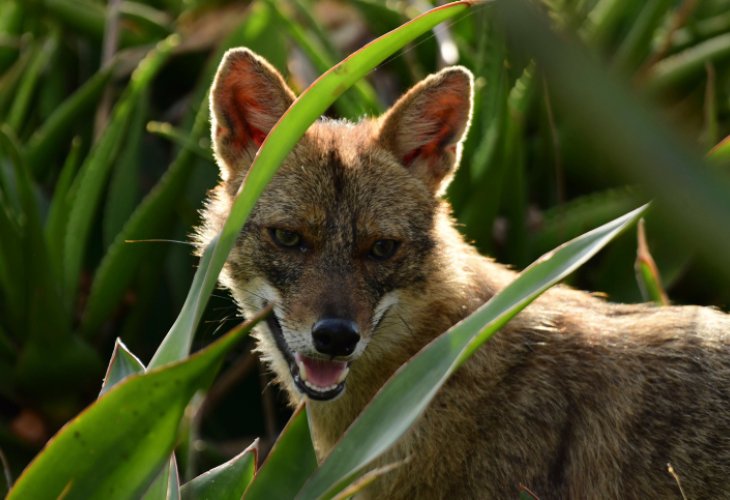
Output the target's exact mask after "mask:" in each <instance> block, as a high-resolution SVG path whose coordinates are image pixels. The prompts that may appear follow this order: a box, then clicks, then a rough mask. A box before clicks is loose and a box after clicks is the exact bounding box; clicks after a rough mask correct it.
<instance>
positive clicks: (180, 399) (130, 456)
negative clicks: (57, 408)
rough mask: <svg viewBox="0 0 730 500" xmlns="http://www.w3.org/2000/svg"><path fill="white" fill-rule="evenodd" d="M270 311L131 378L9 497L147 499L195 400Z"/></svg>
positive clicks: (59, 439) (67, 432)
mask: <svg viewBox="0 0 730 500" xmlns="http://www.w3.org/2000/svg"><path fill="white" fill-rule="evenodd" d="M268 313H269V310H264V311H262V312H261V313H259V314H257V315H255V316H254V317H252V318H251V320H250V321H248V322H246V323H245V324H243V325H241V326H240V327H238V328H236V329H234V330H232V331H231V332H229V333H228V334H226V335H225V336H223V337H222V338H220V339H219V340H217V341H216V342H214V343H213V344H211V345H210V346H208V347H206V348H205V349H203V350H201V351H199V352H197V353H195V354H193V355H192V356H190V357H189V358H187V359H185V360H183V361H180V362H177V363H172V364H169V365H167V366H164V367H162V368H158V369H155V370H150V371H147V372H145V373H139V374H136V375H131V376H129V377H127V378H126V379H125V380H124V381H123V382H121V383H119V384H117V385H116V386H114V388H113V389H112V390H110V391H109V392H108V393H106V394H104V395H103V396H102V397H101V398H100V399H98V400H97V401H96V402H95V403H94V404H92V405H91V406H89V407H88V408H87V409H86V410H84V411H83V412H82V413H81V414H80V415H79V416H78V417H76V418H74V419H73V420H71V421H70V422H69V423H68V424H66V425H65V426H64V427H63V428H62V429H61V430H60V431H59V432H58V434H56V436H55V437H53V438H52V439H51V441H49V443H48V444H47V445H46V447H45V448H44V450H43V451H42V452H41V453H40V454H39V455H38V456H37V457H36V458H35V459H34V460H33V462H32V463H31V464H30V465H29V466H28V468H26V470H25V471H24V472H23V474H22V475H21V476H20V478H19V479H18V481H17V482H16V484H15V486H14V487H13V489H12V490H11V491H10V494H9V496H8V498H9V499H25V498H58V497H63V498H65V499H76V498H78V499H87V498H129V497H133V496H138V495H140V494H141V493H143V492H144V491H145V490H146V489H147V487H148V486H149V484H150V483H151V482H152V481H153V480H154V479H155V477H156V476H157V474H158V473H159V471H160V470H161V467H162V466H163V464H165V463H166V461H167V460H169V457H170V454H171V453H172V450H173V448H174V446H175V442H176V440H177V433H178V426H179V423H180V419H181V418H182V415H183V412H184V410H185V407H186V406H187V404H188V401H190V398H192V396H193V395H194V394H195V393H196V392H197V391H198V390H200V389H203V388H205V387H206V386H207V385H208V384H209V382H210V381H211V379H212V378H213V376H214V375H215V373H216V372H217V370H218V367H219V366H220V363H221V362H222V360H223V357H224V356H225V355H226V353H227V352H228V351H229V350H230V348H231V347H233V346H234V345H235V344H236V342H238V341H239V340H240V339H241V338H242V337H243V336H245V335H246V334H247V333H248V331H249V330H250V329H251V328H252V327H253V325H255V324H256V322H258V321H259V320H261V319H262V318H263V317H264V316H265V315H266V314H268Z"/></svg>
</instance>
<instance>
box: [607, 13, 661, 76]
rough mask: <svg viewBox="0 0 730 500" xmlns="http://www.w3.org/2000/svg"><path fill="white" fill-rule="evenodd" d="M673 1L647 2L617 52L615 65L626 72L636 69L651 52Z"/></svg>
mask: <svg viewBox="0 0 730 500" xmlns="http://www.w3.org/2000/svg"><path fill="white" fill-rule="evenodd" d="M672 4H673V2H672V1H671V0H647V1H646V2H644V3H643V5H642V6H641V10H640V11H639V14H638V15H637V16H636V20H635V21H634V22H633V23H632V25H631V28H630V29H629V32H628V33H627V34H626V36H625V37H624V39H623V41H622V42H621V45H620V46H619V48H618V50H617V51H616V55H615V56H614V60H613V63H614V64H615V65H616V66H617V67H619V68H621V69H623V70H626V71H631V70H634V69H636V68H637V67H638V66H639V64H641V62H642V61H643V60H644V58H646V56H647V55H648V54H649V52H650V50H651V42H652V38H653V36H654V33H655V32H656V31H657V29H659V28H660V27H661V24H662V21H663V20H664V17H665V16H666V14H667V12H668V11H669V9H670V8H671V7H672Z"/></svg>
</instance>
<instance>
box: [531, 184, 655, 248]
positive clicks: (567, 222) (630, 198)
mask: <svg viewBox="0 0 730 500" xmlns="http://www.w3.org/2000/svg"><path fill="white" fill-rule="evenodd" d="M640 201H641V196H640V195H639V193H638V192H636V189H631V188H619V189H610V190H606V191H598V192H594V193H591V194H589V195H586V196H581V197H578V198H575V199H573V200H570V201H569V202H567V203H564V204H562V205H559V206H556V207H554V208H552V209H549V210H546V211H545V213H544V220H543V222H542V224H541V225H540V230H539V231H538V232H537V233H535V234H534V235H533V236H532V240H531V242H530V244H531V247H532V248H533V252H534V253H533V255H540V254H543V253H545V252H547V251H548V250H550V249H551V248H554V247H555V246H557V245H559V244H560V242H561V241H565V240H566V239H568V238H574V237H575V236H578V235H579V234H581V233H583V232H585V231H587V230H588V229H589V228H591V227H595V226H596V224H600V222H601V221H604V220H606V219H610V218H614V217H618V216H619V215H620V214H622V213H626V211H628V210H631V207H635V206H636V205H637V204H638V203H640Z"/></svg>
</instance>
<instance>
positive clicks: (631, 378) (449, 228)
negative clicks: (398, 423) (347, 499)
mask: <svg viewBox="0 0 730 500" xmlns="http://www.w3.org/2000/svg"><path fill="white" fill-rule="evenodd" d="M292 99H293V95H292V94H291V91H289V90H288V88H287V87H286V86H285V85H284V83H283V80H281V77H280V76H278V74H277V73H276V72H275V71H274V70H273V69H272V68H270V67H269V66H268V65H267V64H266V63H265V62H264V61H263V60H261V59H260V58H258V57H256V56H254V55H253V54H251V53H250V52H248V51H243V50H238V51H233V52H230V53H229V54H228V55H227V57H226V60H225V61H224V62H223V63H222V65H221V69H220V70H219V74H218V77H217V80H216V84H215V85H214V89H213V93H212V110H213V116H214V123H213V126H214V139H215V143H216V153H217V156H218V160H219V164H220V165H221V170H222V177H223V181H222V182H221V184H220V185H219V186H218V187H217V188H216V189H215V190H214V191H213V193H212V194H211V198H210V200H209V203H208V206H207V207H206V210H205V212H204V221H205V222H204V226H203V227H202V228H201V230H200V234H199V239H198V241H199V243H200V244H203V243H206V242H207V241H208V240H209V239H210V238H211V237H212V235H213V234H214V233H215V231H217V230H218V229H219V228H220V227H221V224H222V221H223V220H224V218H225V216H226V215H227V213H228V211H229V209H230V204H231V201H232V198H233V196H234V195H235V192H236V190H237V188H238V186H239V185H240V182H241V180H242V178H243V176H244V175H245V172H246V169H247V168H248V166H249V165H250V162H251V159H252V157H253V154H254V153H255V151H256V148H257V147H258V145H259V143H260V141H261V138H262V137H263V136H264V135H265V133H266V132H268V130H269V129H270V127H271V126H272V125H273V123H274V122H275V121H276V119H278V117H279V116H280V115H281V113H283V111H284V110H285V109H286V107H287V106H288V105H289V103H290V102H291V100H292ZM470 99H471V86H470V76H469V75H468V73H467V72H466V71H465V70H463V69H451V70H446V71H443V72H441V73H439V74H438V75H436V76H433V77H430V78H429V79H427V80H425V81H424V82H422V83H421V84H419V85H418V86H417V87H416V88H414V89H413V90H411V91H410V92H409V93H408V94H407V95H406V96H405V97H404V98H402V99H401V100H400V101H399V102H398V103H397V104H396V105H395V106H394V107H393V108H392V109H391V110H390V111H389V112H388V113H387V114H386V115H385V116H384V117H382V118H380V119H378V120H369V121H364V122H362V123H360V124H357V125H353V124H349V123H347V122H334V121H321V122H318V123H316V124H315V125H313V126H312V128H311V129H310V130H309V131H308V132H307V134H306V136H305V137H304V138H303V139H302V140H301V141H300V143H299V144H298V145H297V147H296V148H295V150H294V151H293V152H292V153H291V154H290V155H289V157H288V159H287V160H286V161H285V163H284V165H283V166H282V167H281V169H280V171H279V172H278V173H277V175H276V177H275V178H274V180H273V181H272V183H271V185H270V187H269V188H268V189H267V191H266V192H265V193H264V194H263V195H262V197H261V199H260V200H259V202H258V203H257V205H256V208H255V209H254V212H253V213H252V216H251V218H250V220H249V222H248V223H247V224H246V227H245V228H244V231H243V232H242V235H241V237H240V238H239V242H238V244H237V245H236V247H235V248H234V250H233V252H232V253H231V256H230V257H229V259H228V263H227V265H226V268H225V270H224V273H223V276H222V282H223V284H224V285H225V286H227V287H228V288H230V289H231V291H232V293H233V295H234V297H235V298H236V300H237V301H238V302H239V304H240V305H241V307H242V309H243V310H244V312H246V313H250V312H253V311H255V310H258V309H260V308H261V307H262V306H263V305H265V304H267V303H273V304H274V316H273V317H272V319H270V320H269V321H268V322H267V324H266V325H265V326H262V327H261V328H260V330H259V331H258V333H257V335H256V336H257V339H258V350H259V352H260V353H261V355H262V357H263V358H264V359H265V360H266V361H267V362H268V363H269V364H270V366H271V367H272V369H273V371H274V373H275V374H276V377H277V381H278V382H279V383H280V384H281V385H282V386H283V387H285V388H286V389H287V392H288V393H289V395H290V398H291V401H292V403H296V402H298V401H299V400H301V398H303V397H308V398H309V399H310V402H309V408H310V412H311V423H312V425H313V429H312V431H313V435H314V439H315V446H316V448H317V452H318V455H319V456H320V457H323V456H325V455H326V454H327V453H328V452H329V450H330V449H331V448H332V446H333V445H334V444H335V442H336V441H337V439H338V438H339V436H341V434H342V433H343V432H344V430H345V429H346V428H347V426H348V425H349V424H350V423H351V422H352V420H353V419H354V418H355V417H356V416H357V415H358V413H359V412H360V411H361V410H362V408H363V407H364V406H365V404H366V403H367V402H368V401H369V400H370V399H371V398H372V396H373V395H374V394H375V392H376V391H377V390H378V389H379V388H380V387H381V386H382V385H383V383H384V382H385V381H386V380H387V378H388V377H389V376H390V375H392V373H393V372H394V371H395V370H396V369H397V368H398V367H399V366H400V365H401V364H403V363H404V362H405V361H406V360H407V359H408V358H409V357H410V356H412V355H413V354H415V353H416V352H418V350H420V349H421V348H422V347H423V346H424V345H425V344H427V343H428V342H430V341H431V340H432V339H433V338H435V337H436V336H437V335H439V334H441V333H442V332H444V331H445V330H447V329H448V328H449V327H450V326H451V325H453V324H454V323H456V322H458V321H459V320H461V319H463V318H464V317H466V316H467V315H468V314H469V313H471V312H472V311H473V310H474V309H476V308H477V307H478V306H479V305H481V304H482V303H484V302H485V301H486V300H487V299H489V297H491V296H492V295H493V294H494V293H495V292H496V291H498V290H499V289H501V288H502V287H504V286H505V285H506V284H507V283H509V282H510V281H511V280H512V279H513V278H514V273H513V272H512V271H510V270H508V269H506V268H505V267H504V266H501V265H499V264H496V263H494V262H493V261H491V260H489V259H487V258H485V257H481V256H479V255H478V254H477V253H476V252H475V251H474V249H473V248H472V247H471V246H469V245H467V244H466V243H464V241H463V239H462V238H461V236H460V235H459V234H458V232H457V231H456V230H455V229H454V226H453V222H452V220H451V218H450V216H449V209H448V205H447V204H446V203H445V202H444V201H442V200H440V198H439V194H440V192H441V191H442V190H443V188H444V186H445V184H446V183H447V182H448V178H449V177H450V176H451V175H452V174H453V171H454V170H455V167H456V164H457V162H458V156H459V147H460V141H461V139H462V137H463V135H464V133H465V130H466V128H467V126H468V119H469V114H470V106H471V101H470ZM343 339H347V340H343ZM405 457H409V460H408V461H407V462H406V463H405V464H404V465H402V466H401V467H399V468H398V469H396V470H395V471H393V472H391V473H390V474H388V475H386V476H385V477H384V478H382V479H380V480H378V481H377V482H376V483H375V484H374V485H373V486H372V487H371V488H370V489H369V490H368V492H369V493H370V494H371V495H372V496H373V497H377V498H514V497H515V496H516V495H517V493H518V491H519V487H520V485H524V486H525V487H527V488H529V489H530V490H531V491H533V492H534V493H535V494H537V495H538V496H539V497H540V498H543V499H546V498H639V497H642V498H646V497H654V498H670V497H677V496H678V495H679V488H678V485H677V481H676V480H675V479H674V478H673V476H672V475H670V474H669V473H668V472H667V464H668V463H671V464H672V467H673V468H674V470H675V471H676V473H677V475H678V476H679V478H680V480H681V483H682V487H683V488H684V490H685V492H686V494H687V495H688V496H689V497H690V498H700V497H723V496H725V497H730V319H729V318H728V316H727V315H725V314H722V313H720V312H717V311H714V310H711V309H707V308H698V307H667V308H653V307H649V306H643V305H629V306H625V305H614V304H609V303H607V302H604V301H602V300H600V299H598V298H595V297H593V296H591V295H589V294H587V293H584V292H579V291H575V290H571V289H569V288H566V287H558V288H555V289H553V290H551V291H549V292H548V293H547V294H545V295H544V296H543V297H541V298H540V299H538V300H537V301H536V302H535V303H534V304H533V305H531V306H530V307H528V308H527V309H526V310H525V311H524V312H523V313H521V314H520V315H519V316H518V317H517V318H515V320H513V321H512V322H511V323H510V324H509V325H508V326H507V327H506V328H505V329H503V331H501V332H499V333H498V334H497V335H495V337H494V338H493V339H492V340H491V341H490V342H489V343H488V345H487V346H486V347H485V348H483V349H481V350H480V351H479V352H478V353H477V354H476V355H475V356H474V357H473V358H472V359H471V360H470V361H469V362H468V363H467V364H466V365H465V366H463V367H462V368H461V369H460V370H459V371H458V372H457V373H456V375H455V376H454V377H452V379H451V380H450V381H449V382H448V384H447V386H446V387H444V389H442V390H441V391H440V393H439V395H438V396H437V397H436V399H435V401H434V402H433V403H432V404H431V405H430V407H429V409H428V410H427V412H426V413H425V414H424V416H423V417H422V418H421V419H420V420H419V421H418V422H417V423H416V425H415V426H414V427H413V428H412V429H411V430H410V431H409V433H408V434H407V435H406V437H405V438H403V439H402V440H401V441H400V442H399V443H398V444H397V445H396V447H395V448H394V449H393V450H391V451H390V452H389V453H388V454H387V455H386V456H384V457H382V459H381V463H388V462H393V461H399V460H402V459H404V458H405Z"/></svg>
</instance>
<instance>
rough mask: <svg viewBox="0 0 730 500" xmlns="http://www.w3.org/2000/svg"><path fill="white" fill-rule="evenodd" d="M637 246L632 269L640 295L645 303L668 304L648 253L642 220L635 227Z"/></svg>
mask: <svg viewBox="0 0 730 500" xmlns="http://www.w3.org/2000/svg"><path fill="white" fill-rule="evenodd" d="M637 233H638V238H637V239H638V241H639V246H638V249H637V251H636V263H635V264H634V269H635V271H636V281H637V282H638V283H639V288H640V289H641V295H642V297H643V298H644V300H645V301H647V302H649V301H651V302H654V303H655V304H657V305H660V306H666V305H668V304H669V298H668V297H667V293H666V292H665V291H664V287H663V286H662V280H661V276H660V275H659V269H658V268H657V266H656V263H655V262H654V258H653V257H652V256H651V252H650V251H649V244H648V243H647V242H646V230H645V229H644V219H643V218H642V219H641V220H639V225H638V226H637Z"/></svg>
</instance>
